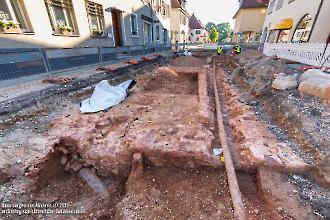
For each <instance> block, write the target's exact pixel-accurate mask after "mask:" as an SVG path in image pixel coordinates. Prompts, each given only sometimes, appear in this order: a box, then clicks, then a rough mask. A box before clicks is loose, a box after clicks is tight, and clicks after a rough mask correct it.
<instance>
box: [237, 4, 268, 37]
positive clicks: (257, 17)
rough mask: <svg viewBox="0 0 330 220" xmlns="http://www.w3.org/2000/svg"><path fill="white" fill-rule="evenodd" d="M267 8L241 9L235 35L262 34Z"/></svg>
mask: <svg viewBox="0 0 330 220" xmlns="http://www.w3.org/2000/svg"><path fill="white" fill-rule="evenodd" d="M266 10H267V9H266V8H247V9H241V10H240V11H239V12H238V14H237V16H236V17H235V18H236V22H235V28H234V33H237V32H246V31H249V32H260V31H262V27H263V25H264V21H265V17H266Z"/></svg>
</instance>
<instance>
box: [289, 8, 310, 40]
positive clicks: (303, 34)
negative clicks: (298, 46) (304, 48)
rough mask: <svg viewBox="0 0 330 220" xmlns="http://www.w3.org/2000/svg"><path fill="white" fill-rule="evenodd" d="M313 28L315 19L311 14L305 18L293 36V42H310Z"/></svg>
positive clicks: (301, 20)
mask: <svg viewBox="0 0 330 220" xmlns="http://www.w3.org/2000/svg"><path fill="white" fill-rule="evenodd" d="M312 26H313V19H312V16H311V15H310V14H307V15H305V16H303V17H302V18H301V19H300V21H299V23H298V25H297V27H296V30H295V32H294V34H293V37H292V42H308V40H309V36H310V34H311V30H312Z"/></svg>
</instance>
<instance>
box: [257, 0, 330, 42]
mask: <svg viewBox="0 0 330 220" xmlns="http://www.w3.org/2000/svg"><path fill="white" fill-rule="evenodd" d="M329 14H330V1H328V0H313V1H310V0H270V2H269V6H268V11H267V16H266V19H265V23H264V27H263V36H262V42H268V43H283V42H293V43H295V42H310V43H326V42H327V40H328V36H329V33H330V25H329V21H330V17H329Z"/></svg>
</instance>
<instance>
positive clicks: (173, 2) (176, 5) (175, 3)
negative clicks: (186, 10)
mask: <svg viewBox="0 0 330 220" xmlns="http://www.w3.org/2000/svg"><path fill="white" fill-rule="evenodd" d="M171 6H172V8H181V5H180V2H179V0H171Z"/></svg>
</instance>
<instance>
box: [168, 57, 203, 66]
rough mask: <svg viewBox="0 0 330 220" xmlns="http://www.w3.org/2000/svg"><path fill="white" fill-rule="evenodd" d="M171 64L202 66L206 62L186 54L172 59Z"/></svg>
mask: <svg viewBox="0 0 330 220" xmlns="http://www.w3.org/2000/svg"><path fill="white" fill-rule="evenodd" d="M170 65H172V66H178V67H202V66H204V65H205V63H204V62H203V61H202V60H200V59H198V58H196V57H192V56H186V57H178V58H176V59H174V60H172V61H170Z"/></svg>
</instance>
